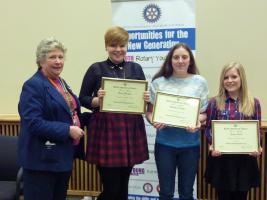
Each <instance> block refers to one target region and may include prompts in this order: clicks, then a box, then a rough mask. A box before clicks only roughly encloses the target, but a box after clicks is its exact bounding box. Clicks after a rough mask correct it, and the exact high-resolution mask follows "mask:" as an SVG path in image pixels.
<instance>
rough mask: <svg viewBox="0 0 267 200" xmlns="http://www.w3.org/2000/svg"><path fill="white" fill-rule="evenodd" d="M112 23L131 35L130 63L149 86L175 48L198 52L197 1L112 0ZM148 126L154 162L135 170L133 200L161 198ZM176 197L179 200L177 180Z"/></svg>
mask: <svg viewBox="0 0 267 200" xmlns="http://www.w3.org/2000/svg"><path fill="white" fill-rule="evenodd" d="M112 22H113V24H114V25H118V26H122V27H124V28H125V29H126V30H127V31H128V32H129V36H130V40H129V43H128V53H127V56H126V60H128V61H134V62H137V63H139V64H140V65H141V66H142V67H143V70H144V73H145V75H146V79H147V80H148V81H149V82H151V79H152V77H153V76H154V74H155V73H156V72H157V71H158V70H159V68H160V66H161V65H162V63H163V61H164V59H165V57H166V55H167V53H168V51H169V49H170V48H171V47H172V46H173V45H175V44H176V43H181V42H182V43H186V44H187V45H189V46H190V48H191V49H192V50H193V52H194V51H195V0H150V1H147V0H144V1H140V0H136V1H135V0H128V1H127V0H125V1H122V0H117V1H116V0H112ZM145 122H146V130H147V139H148V147H149V157H150V159H149V160H148V161H146V162H144V163H143V164H140V165H136V166H134V168H133V170H132V173H131V177H130V182H129V197H128V199H129V200H157V199H158V196H159V195H158V192H159V189H160V188H159V183H158V176H157V169H156V165H155V161H154V142H155V135H156V131H155V129H154V127H152V126H151V125H150V124H148V123H147V121H145ZM174 195H175V199H178V188H177V177H176V186H175V194H174ZM194 198H196V185H195V188H194Z"/></svg>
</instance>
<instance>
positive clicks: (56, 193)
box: [23, 169, 71, 200]
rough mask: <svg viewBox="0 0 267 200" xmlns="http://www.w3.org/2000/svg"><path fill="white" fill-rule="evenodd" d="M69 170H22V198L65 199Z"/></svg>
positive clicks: (34, 199)
mask: <svg viewBox="0 0 267 200" xmlns="http://www.w3.org/2000/svg"><path fill="white" fill-rule="evenodd" d="M70 175H71V171H68V172H50V171H35V170H27V169H24V170H23V190H24V191H23V192H24V200H37V199H38V200H65V199H66V195H67V189H68V183H69V178H70Z"/></svg>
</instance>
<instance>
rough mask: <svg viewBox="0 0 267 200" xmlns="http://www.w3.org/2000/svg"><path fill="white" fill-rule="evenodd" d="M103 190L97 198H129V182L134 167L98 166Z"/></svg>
mask: <svg viewBox="0 0 267 200" xmlns="http://www.w3.org/2000/svg"><path fill="white" fill-rule="evenodd" d="M98 171H99V174H100V178H101V181H102V184H103V192H102V193H101V194H100V195H99V196H98V198H97V200H128V183H129V178H130V174H131V171H132V167H98Z"/></svg>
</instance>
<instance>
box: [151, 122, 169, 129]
mask: <svg viewBox="0 0 267 200" xmlns="http://www.w3.org/2000/svg"><path fill="white" fill-rule="evenodd" d="M152 125H153V126H154V127H155V128H156V129H162V128H165V127H166V124H163V123H158V122H154V123H152Z"/></svg>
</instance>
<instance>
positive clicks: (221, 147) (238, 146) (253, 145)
mask: <svg viewBox="0 0 267 200" xmlns="http://www.w3.org/2000/svg"><path fill="white" fill-rule="evenodd" d="M212 140H213V141H212V145H213V149H214V150H218V151H220V152H221V153H224V154H227V153H229V154H230V153H231V154H247V153H251V152H254V151H259V148H260V134H259V121H258V120H213V121H212Z"/></svg>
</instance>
